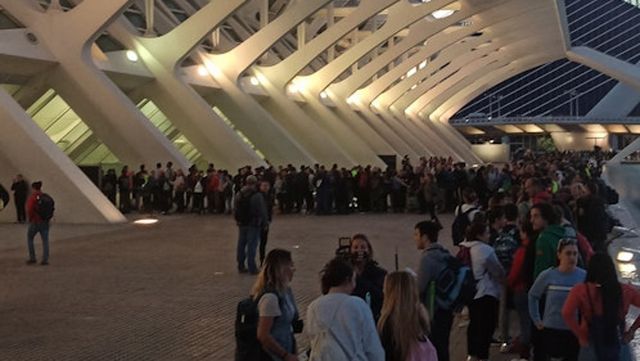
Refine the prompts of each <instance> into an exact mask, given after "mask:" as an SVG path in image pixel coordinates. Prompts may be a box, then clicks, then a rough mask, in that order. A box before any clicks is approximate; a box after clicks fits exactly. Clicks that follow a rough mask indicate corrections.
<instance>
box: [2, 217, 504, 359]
mask: <svg viewBox="0 0 640 361" xmlns="http://www.w3.org/2000/svg"><path fill="white" fill-rule="evenodd" d="M420 220H422V217H421V216H419V215H413V214H402V215H398V214H379V215H368V214H367V215H349V216H324V217H318V216H302V215H291V216H277V215H276V217H275V222H274V224H273V226H272V229H271V234H270V237H269V238H270V241H269V245H268V246H269V248H273V247H282V248H286V249H289V250H291V251H292V253H293V257H294V261H295V264H296V268H297V271H296V274H295V276H294V281H293V285H292V286H293V290H294V293H295V295H296V298H297V301H298V305H299V308H300V309H301V310H306V307H307V305H308V304H309V303H310V302H311V300H313V299H314V298H315V297H317V296H318V295H319V293H320V287H319V278H318V271H319V270H320V269H321V267H322V265H323V264H324V263H325V262H326V261H327V260H329V259H330V258H331V257H332V256H333V253H334V250H335V248H336V246H337V239H338V237H340V236H349V235H352V234H354V233H356V232H363V233H366V234H367V235H368V236H369V238H370V239H371V241H372V243H373V246H374V249H375V254H376V259H377V260H378V261H379V262H380V263H381V264H382V266H383V267H385V268H387V269H389V270H391V269H393V268H394V253H395V250H396V249H397V251H398V257H399V265H400V268H401V269H402V268H405V267H411V268H414V267H415V265H416V264H417V261H418V257H419V253H418V252H417V251H416V250H415V245H414V243H413V239H412V233H413V225H414V224H415V223H416V222H418V221H420ZM442 221H443V223H444V225H445V230H444V231H443V234H442V237H441V238H442V239H443V240H447V239H449V236H448V233H449V232H448V229H449V228H450V226H449V225H450V223H451V217H450V216H444V217H443V219H442ZM25 233H26V228H25V226H22V225H9V224H2V225H0V284H1V287H2V288H1V292H0V360H11V361H14V360H15V361H19V360H233V352H234V347H235V345H234V339H233V322H234V317H235V306H236V303H237V302H238V301H239V300H240V299H242V298H243V297H245V296H246V295H248V292H249V290H250V288H251V285H252V283H253V280H254V277H252V276H248V275H239V274H237V272H236V264H235V245H236V235H237V229H236V227H235V225H234V222H233V220H232V218H231V217H229V216H196V215H183V216H175V215H174V216H163V217H161V218H160V222H159V223H158V224H156V225H153V226H136V225H132V224H126V225H116V226H77V225H57V224H54V225H53V228H52V231H51V237H52V244H51V259H50V261H51V265H49V266H40V265H37V266H27V265H26V264H25V259H26V254H27V251H26V241H25ZM445 243H446V242H445ZM449 246H450V244H449ZM36 247H37V248H36V249H37V252H38V254H40V252H41V247H40V242H39V241H36ZM303 314H304V312H303ZM464 334H465V329H464V328H460V327H455V326H454V330H453V332H452V342H451V348H452V352H453V357H452V360H455V361H458V360H464V359H465V356H466V354H465V352H466V343H465V335H464ZM306 344H307V342H306V340H305V339H304V336H303V337H301V339H300V345H301V346H302V347H304V346H305V345H306ZM494 354H496V355H495V357H492V358H491V359H492V360H510V359H511V358H512V357H514V355H510V356H511V357H506V356H505V355H499V354H497V353H496V352H494Z"/></svg>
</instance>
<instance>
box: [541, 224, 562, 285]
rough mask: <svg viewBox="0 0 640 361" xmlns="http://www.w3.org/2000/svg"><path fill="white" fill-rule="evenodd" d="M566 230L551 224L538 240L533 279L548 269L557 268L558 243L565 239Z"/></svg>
mask: <svg viewBox="0 0 640 361" xmlns="http://www.w3.org/2000/svg"><path fill="white" fill-rule="evenodd" d="M565 232H566V230H565V228H564V227H563V226H561V225H559V224H550V225H548V226H547V228H545V229H544V230H543V231H542V233H540V235H539V236H538V239H537V240H536V259H535V261H534V266H533V279H536V278H538V275H540V273H541V272H542V271H544V270H546V269H547V268H550V267H555V266H556V263H557V262H556V252H557V249H558V241H560V239H562V238H564V237H565Z"/></svg>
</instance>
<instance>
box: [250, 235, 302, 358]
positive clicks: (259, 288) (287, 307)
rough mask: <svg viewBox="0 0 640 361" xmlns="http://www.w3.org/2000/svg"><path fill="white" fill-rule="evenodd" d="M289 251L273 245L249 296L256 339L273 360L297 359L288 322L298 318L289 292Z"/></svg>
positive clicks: (291, 266)
mask: <svg viewBox="0 0 640 361" xmlns="http://www.w3.org/2000/svg"><path fill="white" fill-rule="evenodd" d="M294 272H295V267H294V266H293V260H292V259H291V252H289V251H286V250H283V249H277V248H276V249H274V250H272V251H271V252H269V254H267V258H266V259H265V263H264V265H263V267H262V270H261V271H260V273H259V274H258V279H257V280H256V283H255V284H254V285H253V291H252V296H253V298H254V300H256V301H257V302H258V315H259V316H260V318H259V320H258V335H257V338H258V341H260V344H261V345H262V348H263V349H264V351H266V353H267V354H268V355H269V356H270V357H271V360H273V361H298V357H297V356H296V345H295V339H294V337H293V328H292V324H293V322H294V321H295V320H297V319H298V309H297V307H296V301H295V298H294V297H293V292H291V287H290V284H291V279H292V278H293V273H294Z"/></svg>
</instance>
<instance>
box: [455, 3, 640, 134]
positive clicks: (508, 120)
mask: <svg viewBox="0 0 640 361" xmlns="http://www.w3.org/2000/svg"><path fill="white" fill-rule="evenodd" d="M639 1H640V0H639ZM449 124H451V125H453V126H457V127H464V126H471V125H481V126H492V125H507V124H640V117H624V118H602V117H570V116H551V117H544V116H542V117H535V116H534V117H490V116H487V117H465V118H458V119H451V120H450V121H449Z"/></svg>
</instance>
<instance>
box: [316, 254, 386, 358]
mask: <svg viewBox="0 0 640 361" xmlns="http://www.w3.org/2000/svg"><path fill="white" fill-rule="evenodd" d="M355 284H356V278H355V272H354V271H353V268H352V267H351V264H349V263H348V262H346V261H344V260H342V259H340V258H335V259H333V260H332V261H330V262H329V263H327V264H326V265H325V267H324V269H323V271H322V293H323V295H322V296H320V297H318V298H317V299H316V300H314V301H313V302H312V303H311V304H310V305H309V308H308V309H307V325H306V330H307V333H308V335H309V338H310V339H311V355H310V358H309V360H310V361H343V360H344V361H384V359H385V358H384V349H383V348H382V345H381V343H380V338H379V336H378V332H377V331H376V325H375V323H374V321H373V315H372V313H371V309H370V308H369V306H367V304H366V303H365V302H364V301H363V300H362V299H361V298H358V297H355V296H351V292H353V289H354V288H355Z"/></svg>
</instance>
